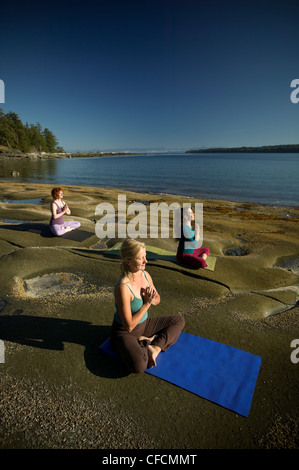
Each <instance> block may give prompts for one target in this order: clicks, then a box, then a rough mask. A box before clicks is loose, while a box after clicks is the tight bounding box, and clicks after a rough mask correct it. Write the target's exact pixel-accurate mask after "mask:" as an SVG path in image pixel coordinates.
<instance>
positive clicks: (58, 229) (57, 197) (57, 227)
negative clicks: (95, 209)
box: [50, 188, 81, 237]
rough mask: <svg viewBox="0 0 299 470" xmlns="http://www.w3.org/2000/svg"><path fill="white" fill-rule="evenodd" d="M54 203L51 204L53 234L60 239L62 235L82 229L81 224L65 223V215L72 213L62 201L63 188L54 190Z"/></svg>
mask: <svg viewBox="0 0 299 470" xmlns="http://www.w3.org/2000/svg"><path fill="white" fill-rule="evenodd" d="M51 194H52V197H53V202H52V203H51V214H52V217H51V220H50V229H51V232H52V233H53V234H54V235H56V236H58V237H60V236H61V235H63V234H65V233H66V232H69V231H70V230H74V229H76V228H78V227H80V225H81V224H80V222H75V221H74V220H69V221H68V222H65V221H64V217H63V216H64V214H67V215H70V213H71V211H70V209H69V208H68V205H67V204H66V203H65V202H64V201H63V200H62V198H63V191H62V188H53V189H52V191H51Z"/></svg>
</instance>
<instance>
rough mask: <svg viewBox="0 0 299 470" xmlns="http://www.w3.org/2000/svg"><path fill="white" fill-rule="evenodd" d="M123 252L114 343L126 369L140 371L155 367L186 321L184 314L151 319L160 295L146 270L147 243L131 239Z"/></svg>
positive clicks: (125, 243) (117, 294)
mask: <svg viewBox="0 0 299 470" xmlns="http://www.w3.org/2000/svg"><path fill="white" fill-rule="evenodd" d="M120 253H121V257H122V265H121V271H122V274H121V277H120V278H119V280H118V282H117V284H116V286H115V290H114V296H115V305H116V312H115V314H114V319H113V323H112V328H111V344H112V346H113V348H114V350H115V351H116V352H117V353H118V355H119V356H120V358H121V360H122V362H123V363H124V364H125V366H126V367H127V369H128V370H129V371H130V372H133V373H140V372H144V371H145V370H146V369H147V368H149V367H153V366H155V365H156V359H157V357H158V355H159V354H160V352H161V351H166V350H167V349H168V348H169V346H171V345H173V344H174V343H175V342H176V341H177V339H178V337H179V335H180V334H181V331H182V329H183V327H184V325H185V320H184V318H183V317H182V316H181V315H166V316H161V317H156V318H149V316H148V310H149V308H150V307H151V306H152V305H158V304H159V303H160V295H159V294H158V292H157V290H156V288H155V286H154V284H153V281H152V278H151V276H150V274H149V273H148V272H147V271H145V266H146V263H147V260H146V249H145V245H144V243H140V242H138V241H137V240H135V239H130V238H129V239H126V240H125V241H124V242H123V243H122V246H121V249H120ZM169 354H171V352H170V353H169Z"/></svg>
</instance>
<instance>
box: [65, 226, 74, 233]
mask: <svg viewBox="0 0 299 470" xmlns="http://www.w3.org/2000/svg"><path fill="white" fill-rule="evenodd" d="M71 230H75V229H74V228H73V227H69V226H67V227H66V229H65V231H66V232H70V231H71Z"/></svg>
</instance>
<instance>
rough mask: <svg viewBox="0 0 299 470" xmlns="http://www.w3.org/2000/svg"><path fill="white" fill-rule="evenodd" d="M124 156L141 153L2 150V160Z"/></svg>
mask: <svg viewBox="0 0 299 470" xmlns="http://www.w3.org/2000/svg"><path fill="white" fill-rule="evenodd" d="M122 155H124V156H125V155H140V153H138V154H137V153H132V152H57V153H47V152H29V153H24V152H20V151H17V150H16V151H12V152H7V151H3V150H0V160H1V159H11V160H14V159H17V160H18V159H29V160H54V159H57V158H84V157H113V156H122Z"/></svg>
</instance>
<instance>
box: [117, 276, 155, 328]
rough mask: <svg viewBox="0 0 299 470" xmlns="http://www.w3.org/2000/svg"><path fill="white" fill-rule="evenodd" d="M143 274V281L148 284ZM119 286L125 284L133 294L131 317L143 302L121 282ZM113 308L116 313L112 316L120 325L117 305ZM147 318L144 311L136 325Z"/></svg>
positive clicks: (146, 313)
mask: <svg viewBox="0 0 299 470" xmlns="http://www.w3.org/2000/svg"><path fill="white" fill-rule="evenodd" d="M143 274H144V277H145V279H146V280H147V282H148V279H147V277H146V274H145V272H143ZM121 284H125V285H126V286H127V287H128V288H129V289H130V291H131V293H132V294H133V296H134V299H133V300H132V301H131V312H132V315H134V313H137V312H138V311H139V310H140V309H141V307H142V305H143V300H142V299H141V298H139V297H136V295H135V294H134V292H133V291H132V289H131V287H130V286H129V285H128V284H126V283H125V282H121ZM148 285H149V286H150V283H149V282H148ZM115 307H116V312H115V314H114V319H115V320H116V321H117V322H118V323H121V319H120V318H119V315H118V308H117V305H116V304H115ZM147 318H148V312H147V311H146V312H145V314H144V315H143V317H142V318H141V320H140V321H139V322H138V325H139V323H142V322H144V321H145V320H146V319H147Z"/></svg>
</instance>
